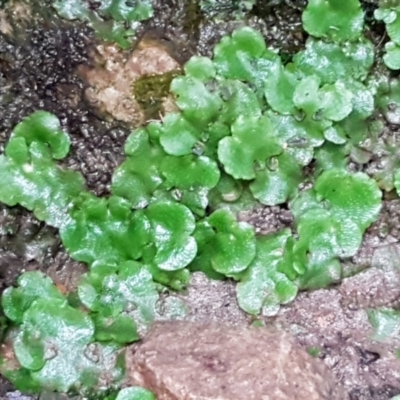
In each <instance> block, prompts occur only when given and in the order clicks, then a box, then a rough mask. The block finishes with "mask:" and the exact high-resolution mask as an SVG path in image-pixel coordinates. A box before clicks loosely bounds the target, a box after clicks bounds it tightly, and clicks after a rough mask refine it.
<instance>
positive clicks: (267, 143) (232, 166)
mask: <svg viewBox="0 0 400 400" xmlns="http://www.w3.org/2000/svg"><path fill="white" fill-rule="evenodd" d="M231 130H232V136H231V137H225V138H223V139H222V140H221V141H220V142H219V146H218V158H219V160H220V161H221V163H222V164H223V165H224V168H225V171H226V172H227V173H228V174H230V175H232V176H233V177H234V178H236V179H253V178H255V176H256V171H255V169H256V168H258V165H260V168H263V167H264V168H266V166H265V165H266V162H267V161H268V159H269V158H270V157H272V156H274V155H277V154H279V153H280V152H281V151H282V148H281V146H279V145H278V143H277V142H276V140H275V138H274V131H273V125H272V123H271V121H270V120H269V118H268V117H264V116H263V117H259V118H254V117H253V118H251V117H250V118H249V117H245V116H243V115H241V116H239V118H238V119H237V120H236V122H235V123H234V124H233V125H232V127H231Z"/></svg>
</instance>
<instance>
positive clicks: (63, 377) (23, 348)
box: [14, 299, 94, 392]
mask: <svg viewBox="0 0 400 400" xmlns="http://www.w3.org/2000/svg"><path fill="white" fill-rule="evenodd" d="M93 333H94V327H93V324H92V322H91V320H90V318H89V317H88V316H87V315H85V314H84V313H83V312H82V311H80V310H76V309H73V308H72V307H70V306H69V305H68V304H67V303H66V302H65V300H60V299H52V301H51V302H49V301H48V300H46V299H37V300H35V301H34V302H33V304H32V305H31V306H30V307H29V309H28V310H27V311H26V312H25V314H24V319H23V324H22V326H21V331H20V333H19V335H18V337H17V340H16V341H15V343H14V350H15V353H16V355H17V358H18V361H19V362H20V363H21V364H22V365H23V366H24V363H25V362H27V361H28V360H29V359H30V360H31V361H28V362H27V365H26V367H27V368H31V367H38V366H39V365H40V364H42V365H43V367H42V368H40V369H38V370H36V369H37V368H34V369H33V370H32V376H33V378H34V379H35V380H36V381H38V382H39V383H40V384H41V386H42V388H43V389H47V390H58V391H62V392H67V391H68V390H70V389H72V388H75V387H76V386H77V385H78V384H79V383H80V382H81V379H82V376H83V374H84V371H85V368H84V365H85V362H84V359H85V356H84V354H85V347H86V346H87V345H88V344H89V343H90V341H91V340H92V338H93ZM39 344H41V346H42V351H40V350H38V349H39Z"/></svg>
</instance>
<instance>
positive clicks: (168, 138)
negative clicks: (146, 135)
mask: <svg viewBox="0 0 400 400" xmlns="http://www.w3.org/2000/svg"><path fill="white" fill-rule="evenodd" d="M162 129H163V132H162V134H161V137H160V143H161V145H162V147H163V148H164V150H165V152H166V153H168V154H170V155H172V156H184V155H187V154H191V153H192V151H193V148H194V146H195V144H196V143H197V142H198V141H199V139H200V132H199V130H198V129H197V128H196V127H195V126H194V125H192V124H191V123H190V122H189V121H188V120H186V119H185V118H184V117H183V115H181V114H172V113H171V114H168V115H167V116H166V117H165V118H164V124H163V128H162Z"/></svg>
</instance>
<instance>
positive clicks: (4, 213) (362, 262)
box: [0, 0, 400, 400]
mask: <svg viewBox="0 0 400 400" xmlns="http://www.w3.org/2000/svg"><path fill="white" fill-rule="evenodd" d="M305 3H306V2H305V1H303V0H299V1H289V0H280V1H259V2H258V4H257V6H256V7H255V9H254V11H253V12H252V14H251V15H249V16H248V18H247V19H246V20H245V21H244V22H243V21H242V22H239V21H224V20H217V19H210V18H206V17H205V16H202V15H201V14H199V10H198V8H196V5H195V2H194V1H184V0H168V1H157V2H156V7H155V11H156V16H155V18H153V19H152V20H151V21H149V22H148V23H146V24H145V26H144V27H143V30H142V31H141V33H140V37H139V38H138V40H139V42H141V43H142V45H143V44H146V45H145V46H144V47H145V48H149V47H153V48H154V47H156V48H157V49H162V51H163V54H167V55H168V56H169V57H170V58H171V59H172V60H175V61H174V62H175V64H174V67H176V66H177V65H181V64H182V63H183V62H185V61H186V60H188V59H189V58H190V56H192V55H193V54H202V55H209V56H210V55H211V54H212V48H213V46H214V45H215V44H216V43H217V42H218V41H219V40H220V38H221V37H222V36H223V35H225V34H227V33H230V32H232V31H233V30H234V29H235V28H237V27H238V26H239V25H240V24H243V23H246V24H249V25H251V26H253V27H256V28H257V29H260V30H261V32H263V34H264V36H265V37H266V41H267V44H268V46H270V47H271V48H275V49H280V53H281V55H282V56H283V57H285V59H287V60H290V58H291V56H292V55H293V54H294V53H295V52H297V51H298V50H300V49H301V48H302V47H303V46H304V42H305V39H306V35H305V34H304V33H303V32H302V30H301V11H302V7H304V5H305ZM376 3H377V2H376V1H364V2H363V6H364V8H365V9H366V10H367V16H370V17H371V19H370V25H369V29H368V32H367V34H368V36H369V37H370V38H371V40H373V42H374V43H375V44H376V45H377V46H378V45H379V46H380V47H379V49H381V48H382V45H383V44H384V41H385V39H384V37H383V27H382V24H377V23H376V22H374V21H373V19H372V13H373V10H374V8H375V7H376ZM16 4H17V5H18V7H17V9H16V10H17V11H18V12H16V13H14V14H13V19H10V15H11V14H10V13H4V12H3V11H2V12H1V13H0V31H1V33H0V152H2V151H3V150H4V145H5V143H6V141H7V138H8V137H9V135H10V133H11V131H12V129H13V127H14V126H15V125H16V124H17V123H18V122H19V121H20V120H21V119H22V118H23V117H25V116H26V115H28V114H30V113H31V112H32V111H35V110H38V109H44V110H47V111H50V112H53V113H54V114H56V115H57V116H58V117H59V118H60V121H61V123H62V126H63V128H64V129H65V130H66V131H67V132H68V134H69V135H70V136H71V139H72V150H71V154H70V155H69V156H68V158H67V159H66V160H65V166H67V167H68V168H72V169H75V170H78V171H81V172H82V174H83V175H84V177H85V179H86V180H87V185H88V188H89V189H90V190H91V191H93V192H94V193H96V194H97V195H100V196H101V195H107V194H108V191H109V185H110V179H111V175H112V172H113V170H114V169H115V167H116V166H117V165H119V164H120V162H121V160H122V159H123V152H122V147H123V144H124V141H125V139H126V137H127V135H128V134H129V132H130V130H131V126H132V124H138V123H142V122H143V119H142V118H141V119H140V118H139V119H137V120H136V119H135V120H128V121H127V120H125V121H121V120H120V121H118V120H116V119H113V118H110V117H109V115H105V113H102V112H101V111H102V110H100V111H99V109H97V108H95V107H94V106H95V104H93V102H91V101H89V100H90V98H88V96H87V94H86V91H87V90H88V88H90V87H92V88H93V87H94V84H93V81H92V82H90V79H87V78H88V77H87V73H88V71H93V69H95V68H96V67H97V66H98V64H96V63H98V58H96V57H94V54H95V53H96V51H97V53H98V49H99V48H98V47H96V46H98V43H96V42H95V39H94V36H93V33H92V32H91V31H90V29H88V28H86V27H85V26H82V25H80V24H79V23H74V24H71V23H66V22H64V21H61V20H59V19H58V18H56V17H55V15H54V13H51V20H50V19H48V18H45V17H43V16H40V15H37V14H35V10H31V9H29V8H28V9H27V8H24V7H23V6H21V4H22V3H16ZM177 10H178V11H177ZM184 17H185V18H184ZM186 17H188V18H186ZM139 50H140V49H139ZM142 50H143V48H142ZM118 57H119V55H118ZM122 57H125V55H123V56H122ZM124 62H125V63H126V62H127V59H126V60H125V61H124ZM124 62H122V63H121V64H124ZM83 71H85V73H83ZM153 72H154V71H153ZM103 111H104V110H103ZM105 111H107V110H105ZM108 114H110V113H109V112H108ZM377 118H380V116H377ZM382 121H383V122H384V123H385V125H386V128H385V131H384V132H383V134H382V135H381V136H380V138H382V140H390V138H393V137H394V136H395V135H394V132H395V131H396V132H397V130H398V126H395V125H388V124H387V121H386V120H385V119H382ZM374 157H375V158H373V159H372V161H371V162H369V160H368V162H367V163H366V165H365V166H364V167H363V168H364V169H365V170H366V171H367V172H369V173H371V174H375V173H376V171H379V170H382V169H380V167H379V165H380V163H382V161H384V158H383V153H377V154H375V155H374ZM241 219H243V220H247V221H249V222H250V223H252V224H253V225H254V226H255V228H256V230H257V232H259V233H261V234H267V233H269V232H273V231H276V230H279V229H281V228H282V227H285V226H289V227H290V226H291V224H292V222H293V221H292V217H291V215H290V212H288V210H287V209H285V208H284V207H269V208H267V207H257V208H256V209H255V210H253V212H251V213H244V214H242V215H241ZM399 224H400V200H398V199H396V198H393V196H392V194H391V193H388V194H387V195H386V200H385V201H384V203H383V209H382V212H381V215H380V217H379V220H378V221H377V222H376V223H375V224H373V226H371V227H370V228H369V229H368V231H367V233H366V235H365V236H364V240H363V245H362V247H361V249H360V250H359V252H358V254H357V255H356V256H355V257H353V258H352V259H351V260H345V262H344V270H345V275H346V276H347V278H346V279H344V281H343V283H342V284H341V285H339V286H336V287H332V288H329V289H324V290H317V291H314V292H311V293H302V294H300V295H299V296H298V297H297V298H296V300H295V301H294V302H293V303H292V304H290V305H288V306H285V307H283V308H282V309H281V311H280V313H279V315H278V316H277V317H275V318H272V319H268V320H266V321H265V322H266V323H267V324H276V325H282V326H284V327H285V329H289V330H290V331H291V332H292V333H293V334H294V335H295V337H296V339H297V341H298V343H300V344H301V345H302V346H303V347H304V348H313V349H314V350H315V349H317V350H318V351H317V353H318V354H319V355H318V356H319V357H320V358H321V359H322V360H323V361H324V362H325V364H326V365H327V366H328V367H329V368H330V369H331V370H333V372H334V374H335V376H336V379H337V380H338V382H340V383H341V384H343V385H344V387H345V388H346V391H347V396H348V397H347V398H348V399H350V400H356V399H360V400H372V399H377V400H387V399H390V397H392V396H394V395H396V394H399V393H400V370H399V368H400V363H399V362H398V360H397V359H396V357H395V353H396V350H397V349H398V348H399V347H400V346H399V343H396V341H392V342H388V343H374V342H372V341H371V340H370V335H371V327H370V325H369V323H368V321H367V317H366V310H367V309H368V308H369V307H375V306H383V305H387V306H391V307H400V289H398V288H399V287H400V278H399V271H398V265H400V262H399V261H400V260H399V258H400V249H399V247H398V243H399V238H400V231H399V226H400V225H399ZM35 269H39V270H42V271H46V272H47V273H48V274H50V275H51V277H52V278H53V279H54V280H55V281H56V283H57V284H58V285H59V287H60V288H63V290H66V291H69V290H73V288H74V287H76V283H77V281H78V280H79V277H80V275H81V274H82V273H83V272H84V271H85V266H84V265H82V264H80V263H77V262H75V261H73V260H71V259H70V258H69V256H68V255H67V254H66V253H65V251H64V249H63V247H62V246H61V244H60V241H59V238H58V235H57V232H56V231H55V230H54V229H52V228H51V227H46V226H45V225H44V224H42V223H40V222H38V221H37V220H35V219H34V218H33V217H32V215H31V214H30V213H29V212H26V211H25V210H23V209H21V208H19V207H14V208H12V209H10V208H8V207H5V206H1V207H0V292H1V291H2V290H4V289H5V288H6V287H8V286H11V285H13V284H15V282H16V279H17V277H18V276H19V275H20V273H21V272H23V271H25V270H35ZM357 272H358V274H357V275H355V276H353V275H354V274H355V273H357ZM191 283H192V285H191V287H190V288H189V290H188V294H187V295H186V296H183V297H182V298H183V299H185V301H186V302H187V304H188V307H189V310H190V314H189V317H188V318H189V319H191V320H195V321H209V320H213V321H216V322H218V321H220V322H224V323H230V324H233V325H247V324H249V323H250V322H251V318H249V317H248V316H246V315H245V314H244V313H243V312H242V311H241V310H240V309H239V308H238V306H237V303H236V298H235V288H234V284H233V283H232V282H229V281H227V282H220V281H213V282H210V281H209V280H207V279H206V278H205V277H204V276H203V275H201V274H194V275H193V276H192V279H191ZM11 390H12V389H11V386H10V385H8V384H7V383H5V382H2V381H1V378H0V398H7V399H17V398H18V399H20V400H23V399H24V398H23V397H18V396H19V394H18V393H17V392H12V391H11ZM7 392H8V394H7V395H6V393H7ZM4 396H7V397H4ZM24 400H25V399H24Z"/></svg>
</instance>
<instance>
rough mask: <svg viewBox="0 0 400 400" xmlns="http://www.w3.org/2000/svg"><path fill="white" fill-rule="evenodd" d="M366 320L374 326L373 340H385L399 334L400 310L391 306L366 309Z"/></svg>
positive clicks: (396, 336)
mask: <svg viewBox="0 0 400 400" xmlns="http://www.w3.org/2000/svg"><path fill="white" fill-rule="evenodd" d="M367 314H368V320H369V322H370V324H371V325H372V326H373V327H374V329H375V332H374V335H373V337H372V339H373V340H377V341H385V340H387V339H389V338H398V337H399V334H400V311H398V310H394V309H391V308H381V309H377V310H368V312H367Z"/></svg>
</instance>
